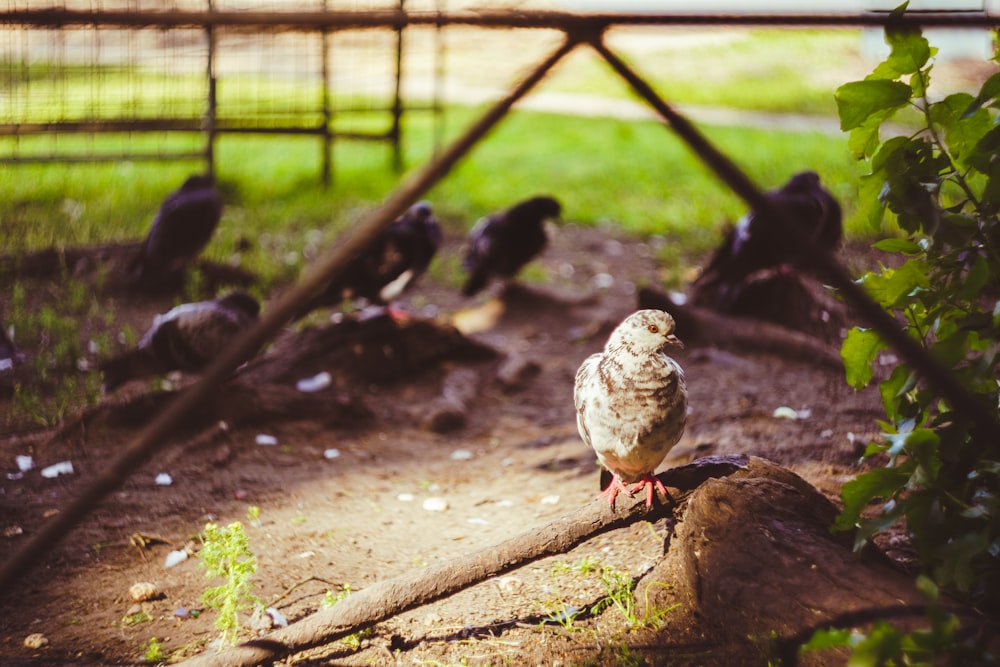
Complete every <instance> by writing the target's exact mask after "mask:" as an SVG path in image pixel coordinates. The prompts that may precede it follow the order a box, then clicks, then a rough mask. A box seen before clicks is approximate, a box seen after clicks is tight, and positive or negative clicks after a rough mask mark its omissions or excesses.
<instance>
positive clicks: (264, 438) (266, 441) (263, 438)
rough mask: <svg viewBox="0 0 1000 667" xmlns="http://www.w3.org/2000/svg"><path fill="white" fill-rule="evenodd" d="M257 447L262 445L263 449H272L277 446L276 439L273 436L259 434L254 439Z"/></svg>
mask: <svg viewBox="0 0 1000 667" xmlns="http://www.w3.org/2000/svg"><path fill="white" fill-rule="evenodd" d="M255 442H256V443H257V444H258V445H263V446H265V447H272V446H274V445H277V444H278V439H277V438H276V437H274V436H273V435H267V434H266V433H259V434H258V435H257V437H256V439H255Z"/></svg>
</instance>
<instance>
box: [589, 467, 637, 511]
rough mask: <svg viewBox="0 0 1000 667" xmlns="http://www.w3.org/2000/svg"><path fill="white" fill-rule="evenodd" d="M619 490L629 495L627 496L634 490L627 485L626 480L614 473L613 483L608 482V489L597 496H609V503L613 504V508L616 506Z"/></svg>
mask: <svg viewBox="0 0 1000 667" xmlns="http://www.w3.org/2000/svg"><path fill="white" fill-rule="evenodd" d="M619 491H624V492H625V495H627V496H631V495H632V491H630V490H629V488H628V487H627V486H625V482H623V481H622V478H621V477H619V476H618V475H617V474H612V477H611V483H610V484H608V487H607V488H606V489H604V490H603V491H601V494H600V495H599V496H597V497H598V498H603V497H604V496H607V497H608V504H609V505H611V509H614V508H615V498H617V497H618V492H619Z"/></svg>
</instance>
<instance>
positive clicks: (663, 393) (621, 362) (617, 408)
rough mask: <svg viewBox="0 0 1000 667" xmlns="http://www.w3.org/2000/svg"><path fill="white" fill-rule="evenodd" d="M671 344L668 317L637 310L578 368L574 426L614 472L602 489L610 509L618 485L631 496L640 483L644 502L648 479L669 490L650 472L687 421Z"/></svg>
mask: <svg viewBox="0 0 1000 667" xmlns="http://www.w3.org/2000/svg"><path fill="white" fill-rule="evenodd" d="M670 346H673V347H683V345H682V343H681V341H680V340H678V338H677V337H676V336H675V335H674V320H673V318H672V317H671V316H670V315H669V314H668V313H665V312H663V311H662V310H639V311H636V312H635V313H632V314H631V315H629V316H628V317H626V318H625V320H624V321H622V323H621V324H619V325H618V326H617V327H616V328H615V330H614V331H613V332H611V336H610V337H609V338H608V342H607V344H606V345H605V346H604V351H603V352H600V353H597V354H592V355H591V356H589V357H587V359H586V360H584V362H583V364H582V365H581V366H580V370H578V371H577V373H576V385H575V387H574V391H573V399H574V402H575V403H576V426H577V429H578V430H579V431H580V437H582V438H583V441H584V442H585V443H587V444H588V445H590V446H591V447H593V448H594V451H595V452H596V453H597V458H598V460H599V461H600V462H601V465H602V466H604V468H606V469H607V470H608V471H610V472H611V474H612V479H611V483H610V484H609V485H608V486H607V488H606V489H605V490H604V492H603V493H602V494H601V495H602V496H605V495H606V496H607V497H608V502H609V503H610V504H611V507H612V508H613V507H614V505H615V497H616V496H617V495H618V492H619V491H624V492H625V493H627V494H628V495H630V496H631V495H632V494H633V493H635V492H636V491H638V490H639V489H641V488H643V487H645V488H646V505H647V506H648V507H651V506H652V504H653V487H654V486H655V487H656V488H657V489H659V490H660V492H661V493H663V494H664V495H666V493H667V491H666V489H665V488H663V484H661V483H660V481H659V480H657V479H656V477H654V476H653V471H654V470H656V466H658V465H659V464H660V462H661V461H663V458H664V457H665V456H666V455H667V452H669V451H670V448H671V447H673V446H674V445H675V444H677V441H678V440H680V438H681V435H683V433H684V423H685V421H686V420H687V386H686V385H685V383H684V371H683V370H681V367H680V366H679V365H678V364H677V362H676V361H674V360H673V359H671V358H670V357H668V356H667V355H666V353H665V352H664V350H665V348H667V347H670ZM627 484H631V485H632V487H631V488H629V487H628V486H626V485H627Z"/></svg>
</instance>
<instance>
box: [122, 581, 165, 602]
mask: <svg viewBox="0 0 1000 667" xmlns="http://www.w3.org/2000/svg"><path fill="white" fill-rule="evenodd" d="M128 596H129V597H130V598H132V599H133V600H134V601H136V602H149V601H150V600H155V599H157V598H158V597H160V589H158V588H157V587H156V584H154V583H151V582H149V581H140V582H138V583H134V584H132V585H131V586H130V587H129V589H128Z"/></svg>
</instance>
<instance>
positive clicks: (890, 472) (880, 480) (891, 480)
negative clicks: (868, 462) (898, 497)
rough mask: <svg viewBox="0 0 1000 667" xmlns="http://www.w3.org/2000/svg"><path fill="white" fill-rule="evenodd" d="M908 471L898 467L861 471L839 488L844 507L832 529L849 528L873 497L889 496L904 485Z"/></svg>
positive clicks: (907, 477)
mask: <svg viewBox="0 0 1000 667" xmlns="http://www.w3.org/2000/svg"><path fill="white" fill-rule="evenodd" d="M909 479H910V475H909V473H907V472H905V471H903V470H900V469H899V468H876V469H875V470H869V471H868V472H863V473H861V474H860V475H858V476H857V477H855V478H854V479H852V480H851V481H850V482H847V483H846V484H844V486H843V487H841V489H840V497H841V499H842V500H843V501H844V509H843V511H842V512H841V513H840V515H839V516H838V517H837V520H836V521H834V524H833V529H834V530H850V529H851V528H853V527H854V526H855V525H856V524H857V523H858V521H859V520H860V518H861V512H862V511H864V509H865V508H866V507H867V506H868V503H870V502H871V501H872V500H874V499H875V498H890V497H892V496H894V495H895V494H896V493H898V492H899V491H900V490H902V489H903V488H904V487H905V486H906V482H907V481H908V480H909Z"/></svg>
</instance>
